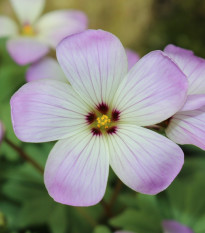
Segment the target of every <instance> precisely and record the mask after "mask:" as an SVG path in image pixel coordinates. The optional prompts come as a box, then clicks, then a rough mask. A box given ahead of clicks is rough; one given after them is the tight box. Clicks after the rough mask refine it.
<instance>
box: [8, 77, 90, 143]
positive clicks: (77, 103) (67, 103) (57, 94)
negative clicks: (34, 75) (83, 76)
mask: <svg viewBox="0 0 205 233" xmlns="http://www.w3.org/2000/svg"><path fill="white" fill-rule="evenodd" d="M88 109H89V108H88V106H86V104H85V103H84V102H83V100H82V99H81V98H79V96H78V94H77V93H76V92H74V91H73V89H72V88H71V86H70V85H69V84H66V83H64V82H61V81H55V80H48V79H42V80H37V81H33V82H30V83H27V84H25V85H24V86H23V87H21V88H20V89H19V90H18V91H17V92H16V93H15V94H14V95H13V97H12V98H11V112H12V123H13V128H14V131H15V134H16V136H17V137H18V138H19V139H20V140H22V141H25V142H46V141H53V140H58V139H61V138H66V137H68V136H69V135H73V134H75V133H77V132H78V131H79V130H82V129H85V128H86V127H87V126H86V121H85V115H86V114H87V112H88V111H89V110H88Z"/></svg>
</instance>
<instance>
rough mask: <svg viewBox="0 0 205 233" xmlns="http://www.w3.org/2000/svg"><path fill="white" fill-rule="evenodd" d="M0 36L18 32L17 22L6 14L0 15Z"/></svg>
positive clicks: (12, 34)
mask: <svg viewBox="0 0 205 233" xmlns="http://www.w3.org/2000/svg"><path fill="white" fill-rule="evenodd" d="M0 28H1V30H0V37H6V36H14V35H16V34H17V33H18V26H17V24H16V23H15V22H14V21H13V20H12V19H10V18H9V17H7V16H0Z"/></svg>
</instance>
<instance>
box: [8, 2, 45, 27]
mask: <svg viewBox="0 0 205 233" xmlns="http://www.w3.org/2000/svg"><path fill="white" fill-rule="evenodd" d="M10 2H11V4H12V6H13V8H14V11H15V13H16V15H17V17H18V19H19V20H20V22H21V24H22V25H24V24H33V23H34V22H35V21H36V19H37V18H38V17H39V16H40V14H41V13H42V11H43V8H44V5H45V0H10Z"/></svg>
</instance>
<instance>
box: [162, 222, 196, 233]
mask: <svg viewBox="0 0 205 233" xmlns="http://www.w3.org/2000/svg"><path fill="white" fill-rule="evenodd" d="M162 227H163V230H164V233H194V232H193V231H192V230H191V229H190V228H189V227H187V226H184V225H182V224H180V223H178V222H176V221H173V220H164V221H163V222H162Z"/></svg>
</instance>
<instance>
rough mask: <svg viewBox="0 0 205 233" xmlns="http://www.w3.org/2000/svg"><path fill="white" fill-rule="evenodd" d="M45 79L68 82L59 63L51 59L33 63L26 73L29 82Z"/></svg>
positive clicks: (47, 58)
mask: <svg viewBox="0 0 205 233" xmlns="http://www.w3.org/2000/svg"><path fill="white" fill-rule="evenodd" d="M45 78H48V79H55V80H59V81H64V82H68V81H67V79H66V77H65V75H64V73H63V71H62V69H61V67H60V65H59V64H58V62H57V61H56V60H55V59H53V58H51V57H46V58H42V59H41V60H39V61H37V62H35V63H33V64H32V65H31V66H30V67H29V68H28V70H27V72H26V80H27V82H30V81H34V80H39V79H45Z"/></svg>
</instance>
